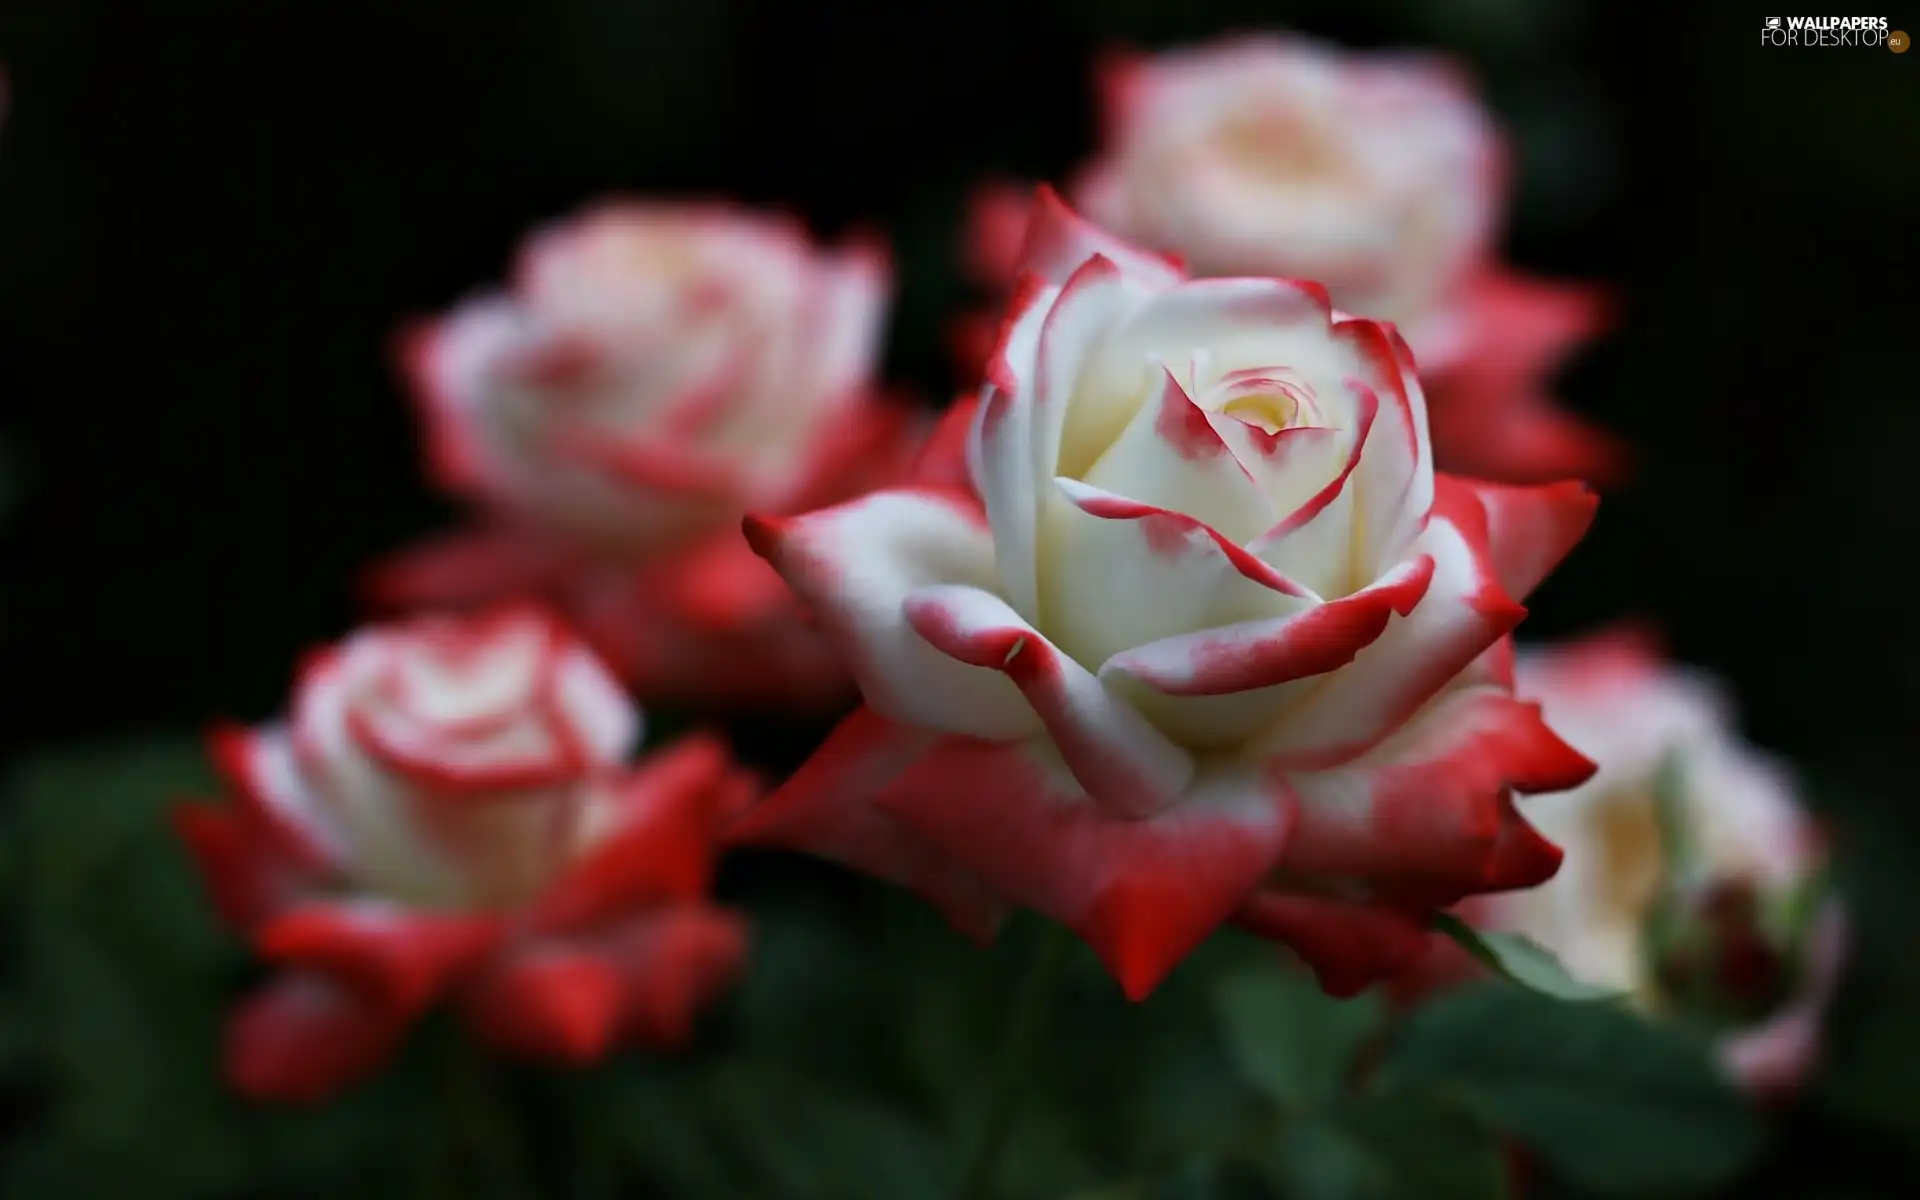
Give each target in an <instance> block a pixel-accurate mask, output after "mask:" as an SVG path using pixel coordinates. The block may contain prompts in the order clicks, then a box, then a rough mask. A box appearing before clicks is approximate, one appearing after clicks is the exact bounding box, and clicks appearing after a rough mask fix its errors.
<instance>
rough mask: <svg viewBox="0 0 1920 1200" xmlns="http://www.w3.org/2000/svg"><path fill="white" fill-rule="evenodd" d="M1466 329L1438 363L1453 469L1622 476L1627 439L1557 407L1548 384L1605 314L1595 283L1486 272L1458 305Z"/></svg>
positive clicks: (1442, 439)
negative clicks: (1622, 440)
mask: <svg viewBox="0 0 1920 1200" xmlns="http://www.w3.org/2000/svg"><path fill="white" fill-rule="evenodd" d="M1457 307H1458V309H1459V312H1460V313H1461V315H1462V317H1463V319H1464V320H1463V323H1464V330H1463V332H1464V336H1463V338H1462V345H1461V346H1460V347H1459V349H1458V350H1457V352H1456V353H1454V354H1451V355H1449V356H1448V360H1447V361H1445V362H1443V363H1436V364H1434V366H1435V370H1434V371H1433V372H1431V373H1432V374H1433V375H1434V402H1433V419H1434V447H1435V452H1436V454H1437V455H1438V456H1439V460H1440V462H1441V463H1442V464H1443V465H1444V466H1445V467H1446V468H1447V469H1448V470H1450V471H1459V472H1462V473H1465V474H1468V475H1475V476H1479V477H1482V478H1487V479H1498V480H1501V481H1503V482H1508V483H1517V484H1527V483H1544V482H1547V481H1550V480H1555V479H1564V478H1575V479H1584V480H1588V481H1589V482H1593V483H1597V484H1607V483H1614V482H1617V481H1618V480H1619V479H1620V478H1621V477H1622V476H1624V475H1625V474H1626V472H1627V469H1628V467H1629V465H1630V458H1631V455H1630V453H1629V452H1628V449H1627V447H1625V446H1624V445H1622V444H1621V443H1620V441H1619V440H1618V439H1617V438H1614V437H1612V436H1610V435H1608V434H1606V433H1603V432H1602V431H1600V430H1598V429H1596V428H1594V427H1593V426H1591V425H1589V424H1588V423H1586V422H1585V421H1582V420H1581V419H1579V418H1578V417H1576V416H1574V415H1572V414H1571V413H1568V412H1566V411H1564V410H1563V409H1560V408H1558V407H1556V406H1555V404H1554V402H1553V401H1552V400H1551V399H1550V398H1549V397H1548V396H1547V395H1546V394H1545V392H1544V390H1543V384H1544V383H1545V381H1546V379H1547V377H1548V376H1550V375H1551V374H1552V373H1553V372H1554V371H1555V370H1557V369H1558V367H1559V365H1560V363H1561V362H1562V361H1564V360H1565V359H1566V358H1567V356H1568V355H1569V354H1570V353H1571V352H1573V351H1574V350H1575V349H1576V348H1578V347H1579V346H1580V345H1581V344H1582V343H1584V342H1585V341H1587V340H1588V339H1589V338H1591V337H1592V336H1593V335H1594V334H1595V333H1597V332H1598V331H1599V330H1600V329H1601V327H1602V326H1604V325H1605V324H1606V323H1607V320H1608V309H1609V307H1610V305H1609V302H1608V301H1607V299H1606V297H1605V296H1604V295H1603V294H1602V293H1601V291H1600V290H1599V289H1597V288H1592V287H1587V286H1583V285H1578V284H1565V283H1559V282H1553V281H1543V280H1536V279H1530V278H1527V277H1524V276H1521V275H1517V274H1514V273H1512V272H1505V271H1489V272H1485V273H1483V274H1482V275H1481V276H1480V277H1479V278H1477V279H1476V280H1474V281H1473V282H1472V283H1471V284H1469V285H1468V286H1467V287H1466V288H1465V289H1464V291H1463V293H1462V299H1461V300H1460V302H1459V304H1458V306H1457Z"/></svg>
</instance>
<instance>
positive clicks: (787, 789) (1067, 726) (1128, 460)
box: [736, 190, 1593, 996]
mask: <svg viewBox="0 0 1920 1200" xmlns="http://www.w3.org/2000/svg"><path fill="white" fill-rule="evenodd" d="M1027 261H1028V263H1029V265H1030V268H1031V270H1032V272H1033V273H1032V274H1030V275H1028V276H1027V279H1026V282H1025V284H1024V285H1023V286H1022V288H1021V290H1020V292H1019V296H1018V299H1017V301H1016V302H1015V304H1014V306H1013V309H1012V311H1011V314H1010V316H1009V318H1008V320H1007V322H1006V325H1005V328H1004V333H1003V335H1002V338H1001V341H1000V347H999V350H998V352H997V353H996V355H995V356H994V361H993V365H992V368H991V370H990V372H989V380H990V382H989V383H988V385H987V387H986V388H985V389H984V391H983V393H982V396H981V399H980V402H979V407H978V411H977V414H975V415H973V416H972V417H971V418H970V419H971V422H972V424H971V428H970V430H969V438H968V441H967V444H966V447H965V449H966V455H967V458H968V460H969V461H968V469H967V470H966V471H965V472H964V474H965V475H966V476H968V477H970V480H971V485H972V486H968V487H963V488H955V487H953V486H941V485H940V484H939V483H937V482H935V481H934V480H933V471H932V470H931V469H930V470H929V472H928V476H927V477H928V480H929V481H928V482H927V483H924V484H922V485H921V486H920V487H918V488H913V489H894V490H887V491H881V492H877V493H875V494H872V495H870V496H867V497H865V498H863V499H860V500H856V501H853V502H851V503H848V504H844V505H841V506H839V507H835V508H830V509H826V510H824V511H821V512H818V513H813V514H809V515H807V516H804V517H800V518H798V519H792V520H784V521H783V520H774V519H764V518H753V519H750V521H749V533H750V537H751V538H752V540H753V542H754V544H755V546H756V548H758V549H759V550H760V551H761V552H762V553H763V554H765V555H766V556H767V558H768V559H769V561H771V562H772V563H773V564H774V565H775V566H776V567H777V568H778V569H779V570H780V572H781V574H782V575H783V576H785V577H786V579H787V580H788V582H789V583H791V584H792V585H793V587H794V588H795V590H796V591H797V592H798V593H799V594H800V595H801V596H802V598H803V599H804V600H805V601H806V602H807V603H808V604H809V605H810V606H811V607H812V608H813V609H814V610H815V612H816V614H817V618H818V620H819V622H820V624H821V626H822V627H823V629H824V630H825V631H826V632H827V633H828V635H829V637H830V638H832V639H833V641H834V642H835V644H836V645H837V646H838V647H839V648H840V649H841V651H842V653H843V654H845V656H846V657H847V659H848V661H849V662H850V664H851V666H852V669H853V672H854V674H855V676H856V678H857V679H858V681H859V683H860V686H861V689H862V691H863V692H864V693H865V697H866V702H867V703H866V707H865V708H863V709H861V710H859V711H858V712H856V713H855V715H854V716H853V717H851V718H849V720H848V721H847V722H846V723H845V724H843V725H842V726H841V727H840V728H839V729H838V730H837V731H836V732H835V734H834V735H833V736H832V737H831V738H830V739H829V740H828V742H827V744H826V745H825V746H824V747H822V749H821V750H820V752H819V753H818V754H817V755H816V756H815V757H814V758H813V759H812V760H811V761H810V762H809V763H808V764H807V765H806V766H804V767H803V768H802V769H801V771H799V772H798V773H797V774H796V775H795V776H794V777H793V778H792V779H791V780H789V781H788V783H787V784H785V785H784V786H783V787H781V788H780V789H779V790H778V791H777V792H776V793H775V794H774V795H773V796H772V797H770V798H769V799H768V800H767V801H766V802H765V803H764V804H763V805H761V806H760V807H758V808H757V809H755V810H754V811H752V812H751V813H749V814H747V815H746V816H745V817H744V818H743V820H742V821H741V822H740V824H739V825H738V826H737V827H736V834H737V836H738V837H740V838H741V839H743V840H748V841H760V842H777V843H786V844H792V845H796V846H800V847H802V848H806V849H810V850H813V851H816V852H819V853H822V854H826V855H828V856H831V857H836V858H839V859H842V860H844V861H847V862H850V863H852V864H854V865H856V866H860V867H863V868H866V869H869V870H872V871H875V872H876V873H879V874H882V875H884V876H887V877H890V878H894V879H897V880H900V881H902V882H906V883H909V884H910V885H912V886H915V887H918V888H919V889H921V890H922V891H924V892H926V893H927V894H928V895H929V896H930V897H932V898H933V899H935V900H936V902H938V903H940V904H942V905H943V906H944V907H945V908H946V909H947V910H948V912H949V913H950V914H951V915H952V916H953V917H954V919H955V920H956V922H957V923H959V924H961V925H962V926H963V927H966V928H969V929H972V930H974V931H976V932H981V933H984V932H986V931H988V930H990V929H991V927H992V924H993V921H994V919H995V917H996V916H997V914H998V912H999V911H1000V910H1001V908H1002V907H1003V906H1004V905H1005V904H1006V903H1007V902H1015V903H1020V904H1025V905H1028V906H1031V907H1033V908H1036V909H1039V910H1041V911H1042V912H1045V913H1047V914H1049V915H1051V916H1053V917H1055V918H1057V919H1059V920H1061V921H1063V922H1065V923H1066V924H1068V925H1070V926H1071V927H1072V928H1074V929H1075V930H1077V931H1078V932H1079V933H1081V934H1082V935H1083V936H1084V937H1085V938H1086V939H1087V940H1088V941H1089V942H1091V943H1092V944H1093V946H1094V948H1095V949H1096V950H1097V951H1098V952H1099V953H1100V954H1101V956H1102V957H1103V959H1104V960H1105V961H1106V962H1107V964H1108V965H1109V967H1110V968H1111V969H1112V970H1113V972H1114V974H1115V975H1116V976H1117V977H1118V978H1119V980H1120V981H1121V983H1122V985H1123V986H1124V987H1125V989H1126V990H1127V991H1128V992H1129V993H1130V994H1132V995H1135V996H1139V995H1143V994H1145V993H1146V992H1147V991H1148V990H1150V989H1151V988H1152V987H1153V986H1154V984H1155V982H1156V981H1157V980H1158V979H1159V978H1160V977H1161V976H1162V975H1163V974H1164V973H1165V972H1166V970H1167V969H1169V968H1170V967H1171V966H1172V964H1173V963H1174V962H1176V961H1177V960H1178V959H1179V958H1180V957H1182V956H1183V955H1184V954H1185V953H1186V952H1187V951H1188V950H1189V949H1191V948H1192V947H1193V946H1194V945H1195V944H1196V943H1197V942H1198V941H1200V940H1201V939H1202V938H1203V937H1204V936H1205V935H1206V933H1207V932H1208V931H1209V930H1210V929H1212V928H1213V927H1214V926H1215V925H1217V924H1218V923H1220V922H1221V921H1222V920H1224V919H1227V918H1229V917H1231V916H1233V915H1235V914H1239V915H1240V916H1241V917H1242V918H1243V919H1245V920H1247V921H1248V922H1249V923H1251V924H1254V925H1256V926H1258V927H1259V928H1262V929H1264V930H1266V931H1268V932H1270V933H1273V934H1275V935H1276V936H1282V937H1285V938H1287V939H1288V940H1290V941H1291V942H1293V943H1294V944H1295V946H1296V947H1297V948H1299V949H1300V950H1301V951H1302V952H1303V953H1304V954H1306V955H1307V956H1308V957H1310V958H1312V959H1313V960H1314V961H1315V962H1316V965H1317V966H1319V967H1320V969H1321V971H1322V975H1323V979H1324V980H1325V981H1326V982H1327V983H1328V985H1329V986H1330V987H1333V988H1336V989H1338V990H1351V989H1353V988H1356V987H1358V986H1361V985H1362V984H1363V983H1364V982H1365V981H1366V979H1368V978H1371V977H1372V976H1373V975H1375V974H1378V973H1380V972H1382V971H1386V970H1390V969H1392V968H1394V967H1397V966H1398V965H1400V964H1401V963H1402V962H1403V961H1404V960H1405V959H1406V958H1407V957H1409V956H1410V955H1412V954H1414V953H1417V952H1418V950H1419V949H1420V948H1421V947H1422V946H1423V944H1424V939H1423V934H1422V928H1423V926H1422V918H1423V917H1424V914H1425V910H1426V909H1427V908H1429V907H1431V906H1432V905H1435V904H1445V903H1452V902H1453V901H1456V900H1458V899H1460V898H1461V897H1462V896H1463V895H1467V894H1471V893H1475V892H1479V891H1483V890H1488V889H1494V888H1501V887H1511V886H1526V885H1530V884H1534V883H1538V882H1540V881H1541V880H1544V879H1545V878H1547V877H1548V876H1549V875H1551V874H1552V872H1553V870H1554V867H1555V865H1556V864H1557V862H1558V855H1557V853H1556V852H1555V851H1554V850H1553V848H1552V847H1551V846H1550V845H1548V844H1546V843H1545V842H1544V841H1542V840H1541V839H1540V838H1539V837H1538V836H1537V835H1536V834H1534V833H1533V832H1532V830H1531V829H1530V828H1529V827H1528V826H1527V825H1526V823H1525V822H1524V821H1523V820H1522V819H1521V818H1520V816H1519V814H1518V812H1517V811H1516V809H1515V808H1514V806H1513V804H1512V801H1511V792H1512V791H1513V790H1519V791H1542V790H1551V789H1555V788H1563V787H1567V786H1571V785H1572V784H1574V783H1577V782H1579V781H1580V780H1582V779H1584V778H1585V777H1586V775H1587V773H1588V772H1589V770H1590V769H1591V768H1590V764H1588V763H1587V762H1586V761H1585V760H1584V759H1582V758H1581V757H1580V756H1579V755H1578V754H1576V753H1574V752H1573V751H1572V750H1570V749H1568V748H1567V747H1566V746H1565V745H1563V744H1562V743H1561V742H1560V741H1559V739H1558V738H1556V737H1555V736H1554V735H1553V734H1552V732H1551V731H1549V730H1548V729H1547V727H1546V726H1545V725H1544V724H1543V723H1542V722H1541V720H1540V719H1539V715H1538V711H1537V709H1536V708H1535V707H1534V706H1532V705H1528V704H1524V703H1521V702H1519V701H1516V700H1515V699H1514V698H1513V696H1512V695H1511V692H1510V689H1509V687H1508V682H1507V676H1506V673H1505V665H1506V661H1505V659H1504V658H1503V656H1502V653H1501V651H1502V647H1503V645H1504V642H1503V639H1504V638H1505V636H1506V634H1507V633H1508V632H1509V631H1510V630H1511V629H1512V628H1513V626H1514V624H1515V623H1517V622H1518V621H1519V619H1520V617H1521V616H1522V615H1523V613H1524V610H1523V609H1522V608H1520V606H1519V605H1518V603H1517V602H1516V600H1515V597H1517V596H1519V595H1522V594H1524V593H1525V592H1526V591H1527V590H1528V589H1529V588H1531V587H1532V585H1533V584H1534V583H1535V582H1537V581H1538V580H1539V579H1540V578H1541V577H1542V576H1543V575H1544V574H1545V573H1546V572H1547V571H1548V570H1549V569H1550V568H1551V567H1552V566H1553V565H1554V563H1555V562H1557V560H1558V559H1559V558H1560V557H1561V556H1562V555H1563V554H1564V553H1565V552H1566V551H1567V550H1568V549H1569V548H1570V547H1571V546H1572V545H1573V544H1574V543H1575V542H1576V541H1577V540H1578V539H1579V537H1580V536H1581V535H1582V533H1583V532H1584V531H1585V529H1586V526H1587V524H1588V522H1589V520H1590V519H1591V515H1592V509H1593V502H1592V498H1591V496H1590V494H1589V493H1587V492H1586V490H1585V489H1584V488H1582V487H1581V486H1579V485H1577V484H1571V485H1565V486H1556V487H1545V488H1532V489H1518V488H1500V487H1495V486H1491V485H1479V484H1471V483H1467V482H1465V481H1461V480H1456V479H1452V478H1448V477H1446V476H1436V475H1435V474H1434V471H1433V466H1432V461H1431V456H1430V452H1429V450H1428V446H1427V437H1426V421H1425V411H1424V404H1423V401H1422V399H1421V394H1420V387H1419V382H1418V380H1417V379H1416V377H1415V375H1414V372H1413V370H1412V363H1411V361H1410V359H1409V357H1408V355H1407V353H1406V350H1405V347H1404V345H1403V344H1402V343H1401V342H1400V340H1399V337H1398V335H1397V334H1396V333H1394V331H1393V330H1392V328H1391V327H1390V326H1386V325H1382V324H1379V323H1376V322H1373V321H1368V320H1362V319H1358V318H1353V317H1348V316H1345V315H1342V314H1338V313H1335V312H1333V311H1332V309H1331V308H1330V306H1329V305H1328V302H1327V298H1326V294H1325V293H1324V291H1322V290H1321V289H1320V288H1319V287H1318V286H1317V285H1314V284H1306V283H1295V282H1289V281H1286V280H1277V279H1239V280H1203V281H1191V280H1187V279H1184V278H1182V277H1181V276H1180V275H1179V274H1178V273H1177V272H1176V271H1174V270H1173V269H1171V268H1170V267H1168V266H1167V265H1166V264H1164V263H1162V262H1160V261H1159V260H1157V259H1154V258H1152V257H1150V256H1148V255H1144V254H1142V253H1140V252H1138V251H1136V250H1133V249H1132V248H1130V247H1127V246H1125V245H1123V244H1121V243H1119V242H1117V241H1115V240H1113V239H1111V238H1109V237H1107V236H1106V235H1104V234H1102V233H1100V232H1099V231H1097V230H1095V229H1093V228H1092V227H1090V226H1088V225H1086V224H1085V223H1084V222H1081V221H1080V220H1079V219H1078V218H1076V217H1074V216H1073V214H1071V213H1069V212H1068V211H1067V210H1066V209H1065V208H1064V207H1063V206H1062V205H1061V204H1060V203H1059V201H1058V200H1057V199H1056V198H1055V197H1053V195H1052V194H1051V193H1050V192H1046V191H1044V190H1043V191H1042V193H1041V194H1040V197H1039V200H1038V202H1037V205H1036V209H1035V215H1034V219H1033V225H1032V228H1031V229H1030V230H1029V238H1028V254H1027ZM966 419H969V418H968V417H967V416H966V415H965V414H964V413H962V414H960V415H958V416H957V417H956V418H955V420H966ZM953 431H954V425H953V424H952V423H949V425H948V426H946V427H945V428H943V430H942V431H941V433H940V434H937V435H936V438H935V444H936V445H951V444H952V442H953V438H952V433H953ZM932 465H933V466H937V465H938V464H932ZM961 474H962V472H959V471H955V470H952V469H951V467H950V466H949V469H948V471H947V474H946V476H945V478H946V480H947V481H948V482H949V484H950V483H951V482H952V481H954V480H955V479H956V478H957V477H959V476H960V475H961ZM976 488H977V493H976V490H975V489H976Z"/></svg>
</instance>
